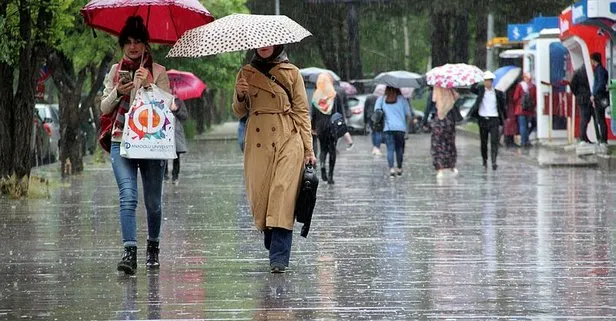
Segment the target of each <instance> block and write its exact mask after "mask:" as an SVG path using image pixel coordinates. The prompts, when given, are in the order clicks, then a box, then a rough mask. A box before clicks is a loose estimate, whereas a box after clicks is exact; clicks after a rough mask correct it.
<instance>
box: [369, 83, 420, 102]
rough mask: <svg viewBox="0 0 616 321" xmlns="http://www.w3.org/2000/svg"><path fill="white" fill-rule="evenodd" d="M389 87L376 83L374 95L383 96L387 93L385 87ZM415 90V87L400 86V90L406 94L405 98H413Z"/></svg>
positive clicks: (403, 94)
mask: <svg viewBox="0 0 616 321" xmlns="http://www.w3.org/2000/svg"><path fill="white" fill-rule="evenodd" d="M386 88H387V85H383V84H380V85H376V87H375V88H374V93H373V94H374V95H376V96H383V95H385V89H386ZM413 91H415V88H408V87H404V88H400V92H401V93H402V96H404V98H407V99H408V98H411V97H413Z"/></svg>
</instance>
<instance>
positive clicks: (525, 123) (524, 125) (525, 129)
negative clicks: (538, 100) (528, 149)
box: [518, 115, 535, 146]
mask: <svg viewBox="0 0 616 321" xmlns="http://www.w3.org/2000/svg"><path fill="white" fill-rule="evenodd" d="M534 129H535V125H534V119H533V117H530V116H525V115H518V130H519V131H520V138H521V140H522V141H521V144H522V146H528V145H529V143H530V142H529V139H528V137H529V136H530V134H531V133H532V132H533V130H534Z"/></svg>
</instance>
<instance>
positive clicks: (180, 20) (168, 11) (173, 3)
mask: <svg viewBox="0 0 616 321" xmlns="http://www.w3.org/2000/svg"><path fill="white" fill-rule="evenodd" d="M81 15H82V16H83V18H84V20H85V22H86V24H88V25H90V26H92V27H94V28H97V29H101V30H103V31H106V32H109V33H111V34H113V35H115V36H117V35H119V34H120V31H121V30H122V27H124V23H125V22H126V19H127V18H128V17H131V16H137V15H138V16H141V17H142V18H143V20H144V22H145V24H146V26H147V27H148V31H149V33H150V41H151V42H154V43H162V44H174V43H175V42H176V41H177V40H178V39H179V38H180V37H181V36H182V34H184V32H186V31H187V30H189V29H193V28H196V27H199V26H202V25H205V24H208V23H210V22H212V21H214V17H213V16H212V15H211V14H210V12H209V11H207V9H206V8H205V7H204V6H203V5H202V4H201V3H199V1H198V0H92V1H90V2H89V3H88V4H86V5H85V6H84V7H83V8H82V9H81Z"/></svg>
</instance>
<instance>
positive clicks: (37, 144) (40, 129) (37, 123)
mask: <svg viewBox="0 0 616 321" xmlns="http://www.w3.org/2000/svg"><path fill="white" fill-rule="evenodd" d="M30 137H31V138H30V155H31V157H30V162H31V164H32V166H39V165H41V164H46V163H49V162H51V161H52V158H51V157H52V156H51V145H50V139H49V133H48V131H47V130H46V129H45V127H44V123H43V119H42V118H41V117H40V116H39V115H38V113H36V112H35V113H34V118H33V121H32V135H31V136H30Z"/></svg>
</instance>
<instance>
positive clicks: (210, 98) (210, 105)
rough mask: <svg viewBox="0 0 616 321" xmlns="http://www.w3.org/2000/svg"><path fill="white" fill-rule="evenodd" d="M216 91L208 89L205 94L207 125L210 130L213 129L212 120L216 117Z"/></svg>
mask: <svg viewBox="0 0 616 321" xmlns="http://www.w3.org/2000/svg"><path fill="white" fill-rule="evenodd" d="M216 91H217V90H216V89H208V90H207V91H206V92H205V104H204V106H203V107H204V108H205V125H206V126H207V128H208V129H210V128H212V118H213V117H214V109H215V108H216V107H215V102H214V101H215V99H216V98H215V97H216Z"/></svg>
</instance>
